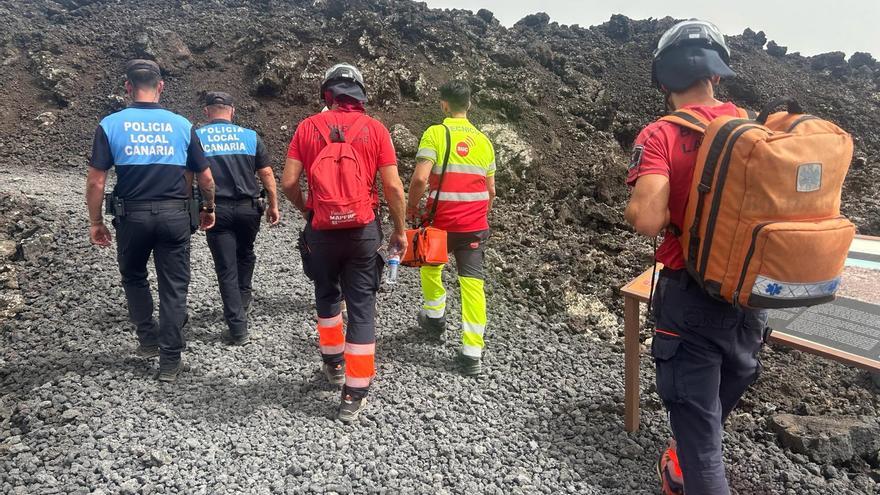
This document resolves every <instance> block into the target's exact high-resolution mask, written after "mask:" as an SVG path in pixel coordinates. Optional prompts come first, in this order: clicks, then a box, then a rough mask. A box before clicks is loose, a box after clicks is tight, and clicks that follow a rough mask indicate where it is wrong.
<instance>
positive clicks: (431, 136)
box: [416, 118, 496, 232]
mask: <svg viewBox="0 0 880 495" xmlns="http://www.w3.org/2000/svg"><path fill="white" fill-rule="evenodd" d="M443 124H445V125H446V126H447V127H449V131H450V136H451V144H452V150H451V152H450V153H449V164H448V165H447V168H446V178H445V179H444V180H443V185H442V188H441V191H440V196H439V203H438V205H437V215H436V217H435V219H434V226H435V227H437V228H440V229H443V230H446V231H448V232H476V231H479V230H486V229H488V228H489V222H488V220H487V218H486V217H487V214H488V211H489V191H488V188H487V186H486V178H487V177H493V176H494V175H495V168H496V165H495V150H494V149H493V148H492V143H491V142H490V141H489V139H488V138H487V137H486V136H485V135H484V134H483V133H482V132H480V131H479V130H478V129H477V128H476V127H474V126H473V125H472V124H471V123H470V122H469V121H468V120H467V119H463V118H447V119H446V120H444V121H443ZM445 154H446V131H445V130H444V129H443V126H442V125H435V126H431V127H429V128H428V130H426V131H425V133H424V134H423V135H422V140H421V142H420V143H419V151H418V154H417V155H416V159H419V160H429V161H432V162H434V167H433V168H432V170H431V176H430V178H429V180H428V186H429V192H428V205H427V207H428V209H429V210H430V208H431V207H432V205H433V202H434V198H435V196H436V195H437V186H438V184H439V182H440V174H441V172H442V170H443V167H442V165H443V163H442V162H443V156H445Z"/></svg>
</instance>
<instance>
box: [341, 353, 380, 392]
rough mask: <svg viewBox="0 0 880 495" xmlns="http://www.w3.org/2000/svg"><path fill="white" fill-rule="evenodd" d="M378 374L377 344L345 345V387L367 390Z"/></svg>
mask: <svg viewBox="0 0 880 495" xmlns="http://www.w3.org/2000/svg"><path fill="white" fill-rule="evenodd" d="M375 374H376V344H351V343H347V344H345V385H346V386H348V387H352V388H366V387H369V386H370V381H371V380H372V379H373V376H374V375H375Z"/></svg>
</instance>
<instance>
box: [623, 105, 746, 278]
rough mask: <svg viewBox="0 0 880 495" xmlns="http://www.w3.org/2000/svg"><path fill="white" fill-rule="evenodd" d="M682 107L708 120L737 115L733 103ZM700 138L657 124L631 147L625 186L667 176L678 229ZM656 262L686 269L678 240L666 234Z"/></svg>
mask: <svg viewBox="0 0 880 495" xmlns="http://www.w3.org/2000/svg"><path fill="white" fill-rule="evenodd" d="M684 108H686V109H688V110H692V111H695V112H698V113H700V114H702V115H703V116H704V117H706V119H708V120H713V119H715V118H717V117H721V116H723V115H730V116H734V117H736V116H737V115H738V112H737V107H736V106H735V105H734V104H733V103H724V104H723V105H718V106H714V107H710V106H705V105H689V106H686V107H684ZM702 139H703V135H702V134H700V133H698V132H695V131H692V130H690V129H686V128H684V127H681V126H679V125H676V124H673V123H671V122H664V121H657V122H654V123H652V124H651V125H649V126H648V127H645V128H644V129H643V130H642V132H641V133H640V134H639V137H637V138H636V142H635V145H634V146H633V153H632V160H631V161H630V164H629V174H628V175H627V178H626V183H627V184H628V185H630V186H635V184H636V180H638V178H639V177H641V176H643V175H651V174H657V175H665V176H666V177H668V178H669V220H670V222H671V223H672V224H673V225H677V226H678V227H679V228H681V229H685V228H688V227H687V226H684V225H682V222H684V214H685V210H687V201H688V195H689V194H690V189H691V180H692V179H693V176H694V167H695V166H696V164H697V151H698V150H699V147H700V143H701V142H702ZM657 261H659V262H661V263H663V264H664V265H665V266H667V267H669V268H671V269H673V270H679V269H682V268H684V267H685V260H684V254H683V253H682V249H681V243H680V242H679V240H678V238H677V237H675V236H673V235H671V234H668V233H667V235H666V236H665V237H664V239H663V243H662V244H661V245H660V247H659V248H658V249H657Z"/></svg>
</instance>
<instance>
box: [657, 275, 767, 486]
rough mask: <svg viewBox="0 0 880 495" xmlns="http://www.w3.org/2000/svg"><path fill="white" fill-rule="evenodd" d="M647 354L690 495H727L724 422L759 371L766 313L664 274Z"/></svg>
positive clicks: (688, 280)
mask: <svg viewBox="0 0 880 495" xmlns="http://www.w3.org/2000/svg"><path fill="white" fill-rule="evenodd" d="M653 305H654V318H655V321H656V330H655V334H654V340H653V344H652V348H651V353H652V355H653V356H654V362H655V365H656V371H657V392H658V394H659V395H660V398H661V399H662V400H663V404H664V405H665V407H666V410H667V412H668V413H669V422H670V425H671V427H672V434H673V436H674V438H675V440H676V444H677V449H678V458H679V462H680V464H681V469H682V474H683V476H684V484H685V493H687V494H688V495H727V494H729V493H730V490H729V488H728V485H727V477H726V475H725V472H724V460H723V456H722V433H723V425H724V421H725V420H726V419H727V416H728V415H729V414H730V412H731V411H732V410H733V408H734V407H735V406H736V404H737V402H739V399H740V398H741V397H742V395H743V394H744V393H745V391H746V389H748V387H749V386H750V385H751V384H752V383H754V382H755V380H756V379H757V378H758V374H759V373H760V370H761V364H760V361H759V359H758V353H759V352H760V350H761V347H762V345H763V344H764V341H765V340H766V337H767V333H768V331H767V330H766V328H767V312H766V311H762V310H749V309H741V308H735V307H734V306H733V305H731V304H728V303H726V302H723V301H718V300H716V299H713V298H711V297H710V296H709V295H708V294H706V293H705V292H704V291H703V290H702V289H701V288H700V287H699V286H698V285H697V283H696V282H695V281H694V280H693V279H692V278H691V277H690V276H689V275H688V274H687V271H685V270H669V269H663V270H662V271H661V272H660V279H659V280H658V282H657V287H656V291H655V294H654V303H653Z"/></svg>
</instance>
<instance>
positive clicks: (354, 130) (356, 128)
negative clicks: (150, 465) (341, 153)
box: [344, 114, 370, 144]
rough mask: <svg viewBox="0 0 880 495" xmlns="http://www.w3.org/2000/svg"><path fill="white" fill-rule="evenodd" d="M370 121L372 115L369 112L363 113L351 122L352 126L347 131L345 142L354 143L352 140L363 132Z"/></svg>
mask: <svg viewBox="0 0 880 495" xmlns="http://www.w3.org/2000/svg"><path fill="white" fill-rule="evenodd" d="M369 123H370V117H369V116H367V114H363V115H361V116H360V117H358V118H357V120H355V121H354V123H353V124H351V127H349V128H348V131H346V133H345V136H344V137H345V142H346V143H348V144H351V143H352V140H353V139H355V137H356V136H357V135H358V134H360V133H361V130H362V129H363V128H364V127H366V126H367V124H369Z"/></svg>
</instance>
